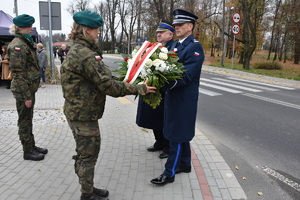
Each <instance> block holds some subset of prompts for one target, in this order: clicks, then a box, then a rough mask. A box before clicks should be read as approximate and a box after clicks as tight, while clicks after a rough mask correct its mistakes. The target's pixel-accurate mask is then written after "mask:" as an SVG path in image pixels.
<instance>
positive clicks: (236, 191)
mask: <svg viewBox="0 0 300 200" xmlns="http://www.w3.org/2000/svg"><path fill="white" fill-rule="evenodd" d="M228 189H229V192H230V195H231V197H232V199H239V200H241V199H247V197H246V194H245V192H244V190H242V189H241V188H228Z"/></svg>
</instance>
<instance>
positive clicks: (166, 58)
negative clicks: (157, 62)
mask: <svg viewBox="0 0 300 200" xmlns="http://www.w3.org/2000/svg"><path fill="white" fill-rule="evenodd" d="M158 57H159V59H162V60H168V54H166V53H162V52H160V53H159V55H158Z"/></svg>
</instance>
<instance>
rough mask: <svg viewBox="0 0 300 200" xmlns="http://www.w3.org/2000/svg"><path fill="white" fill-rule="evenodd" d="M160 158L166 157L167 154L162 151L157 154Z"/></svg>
mask: <svg viewBox="0 0 300 200" xmlns="http://www.w3.org/2000/svg"><path fill="white" fill-rule="evenodd" d="M158 157H159V158H160V159H164V158H167V157H168V154H167V153H165V152H162V153H161V154H159V156H158Z"/></svg>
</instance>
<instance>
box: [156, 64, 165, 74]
mask: <svg viewBox="0 0 300 200" xmlns="http://www.w3.org/2000/svg"><path fill="white" fill-rule="evenodd" d="M155 69H156V70H158V71H161V72H164V71H166V70H167V65H166V63H165V62H161V63H160V64H159V65H158V66H156V67H155Z"/></svg>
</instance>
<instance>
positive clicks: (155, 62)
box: [152, 59, 163, 67]
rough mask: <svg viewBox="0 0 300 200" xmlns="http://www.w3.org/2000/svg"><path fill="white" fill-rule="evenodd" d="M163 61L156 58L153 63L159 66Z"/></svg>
mask: <svg viewBox="0 0 300 200" xmlns="http://www.w3.org/2000/svg"><path fill="white" fill-rule="evenodd" d="M162 62H163V61H162V60H160V59H155V60H153V63H152V65H154V66H155V67H158V66H159V65H160V63H162Z"/></svg>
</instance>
